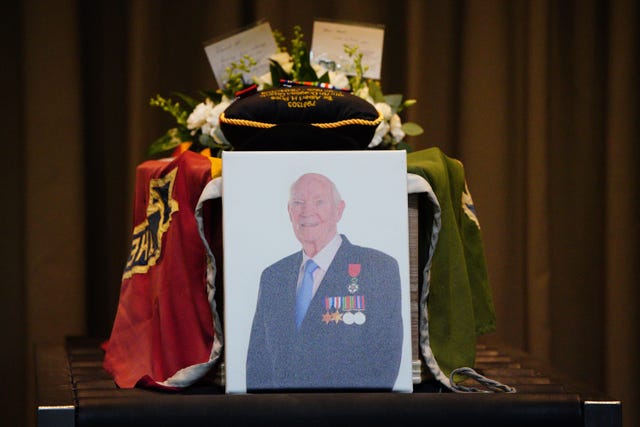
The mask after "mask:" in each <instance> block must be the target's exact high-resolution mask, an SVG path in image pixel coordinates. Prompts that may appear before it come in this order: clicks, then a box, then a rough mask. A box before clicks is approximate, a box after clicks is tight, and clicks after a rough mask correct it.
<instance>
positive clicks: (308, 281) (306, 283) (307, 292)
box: [296, 259, 318, 329]
mask: <svg viewBox="0 0 640 427" xmlns="http://www.w3.org/2000/svg"><path fill="white" fill-rule="evenodd" d="M316 268H318V264H316V263H315V262H313V260H312V259H309V260H308V261H307V262H306V263H305V265H304V273H303V276H302V283H301V284H300V289H298V293H297V295H296V326H297V327H298V329H300V325H301V324H302V319H304V315H305V314H306V313H307V308H309V304H310V303H311V298H312V297H313V272H314V271H316Z"/></svg>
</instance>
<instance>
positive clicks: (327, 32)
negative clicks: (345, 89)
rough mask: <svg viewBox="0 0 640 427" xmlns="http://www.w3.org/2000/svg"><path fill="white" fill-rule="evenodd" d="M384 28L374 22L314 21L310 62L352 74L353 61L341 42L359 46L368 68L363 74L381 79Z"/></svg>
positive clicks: (363, 60) (364, 63)
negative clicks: (362, 23) (363, 23)
mask: <svg viewBox="0 0 640 427" xmlns="http://www.w3.org/2000/svg"><path fill="white" fill-rule="evenodd" d="M383 44H384V27H382V26H377V25H375V26H374V25H351V24H342V23H337V22H328V21H315V22H314V23H313V42H312V44H311V54H312V56H311V61H312V63H314V64H320V65H323V66H325V67H327V68H329V69H332V68H335V70H336V71H344V72H345V73H347V74H352V73H353V70H352V69H351V66H352V64H353V60H352V59H350V58H349V56H348V55H347V54H346V53H345V52H344V45H348V46H351V47H353V46H358V51H359V52H360V53H362V54H363V57H362V62H363V65H364V66H365V67H368V68H367V70H366V71H365V73H364V76H365V77H367V78H371V79H377V80H379V79H380V72H381V68H382V47H383Z"/></svg>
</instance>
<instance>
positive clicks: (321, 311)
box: [246, 173, 403, 391]
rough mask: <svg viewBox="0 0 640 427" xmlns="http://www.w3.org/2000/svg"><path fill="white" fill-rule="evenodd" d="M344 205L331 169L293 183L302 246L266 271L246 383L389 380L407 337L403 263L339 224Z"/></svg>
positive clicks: (265, 386) (363, 385)
mask: <svg viewBox="0 0 640 427" xmlns="http://www.w3.org/2000/svg"><path fill="white" fill-rule="evenodd" d="M344 209H345V202H344V200H342V198H341V197H340V194H339V192H338V190H337V188H336V186H335V185H334V183H333V182H332V181H331V180H329V179H328V178H327V177H325V176H324V175H320V174H315V173H309V174H305V175H302V176H301V177H300V178H298V180H296V182H295V183H294V184H293V185H292V186H291V190H290V198H289V203H288V212H289V218H290V220H291V224H292V226H293V232H294V234H295V236H296V238H297V239H298V241H299V242H300V243H301V245H302V250H300V251H298V252H296V253H294V254H292V255H289V256H287V257H285V258H283V259H281V260H279V261H277V262H276V263H274V264H272V265H271V266H269V267H267V268H266V269H265V270H264V271H263V272H262V275H261V278H260V290H259V295H258V303H257V307H256V312H255V316H254V319H253V326H252V330H251V337H250V341H249V349H248V353H247V372H246V374H247V377H246V378H247V390H249V391H260V390H283V389H288V390H296V389H380V390H391V389H392V387H393V385H394V383H395V380H396V378H397V376H398V371H399V367H400V359H401V354H402V337H403V333H402V316H401V296H400V295H401V286H400V273H399V268H398V263H397V261H396V260H395V259H394V258H393V257H391V256H389V255H387V254H385V253H383V252H381V251H379V250H376V249H371V248H365V247H361V246H357V245H354V244H352V243H351V242H350V241H349V240H348V239H347V237H346V236H345V235H344V234H339V233H338V222H339V221H340V219H341V217H342V213H343V211H344ZM375 232H376V230H375V224H372V229H371V233H375Z"/></svg>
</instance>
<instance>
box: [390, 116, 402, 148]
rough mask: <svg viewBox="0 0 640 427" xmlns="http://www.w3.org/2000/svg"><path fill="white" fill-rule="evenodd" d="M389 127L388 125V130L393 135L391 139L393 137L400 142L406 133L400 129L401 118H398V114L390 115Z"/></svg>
mask: <svg viewBox="0 0 640 427" xmlns="http://www.w3.org/2000/svg"><path fill="white" fill-rule="evenodd" d="M389 127H390V130H389V132H390V133H391V135H392V136H393V139H395V141H396V142H400V141H402V140H403V139H404V137H405V135H406V134H405V133H404V131H403V130H402V120H400V116H399V115H397V114H394V115H393V116H392V117H391V120H389Z"/></svg>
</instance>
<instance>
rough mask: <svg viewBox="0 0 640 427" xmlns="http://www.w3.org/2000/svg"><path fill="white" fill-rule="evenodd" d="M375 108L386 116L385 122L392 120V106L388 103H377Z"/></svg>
mask: <svg viewBox="0 0 640 427" xmlns="http://www.w3.org/2000/svg"><path fill="white" fill-rule="evenodd" d="M373 106H374V107H376V110H378V112H379V113H380V114H382V115H383V116H384V119H385V121H389V120H391V106H390V105H389V104H387V103H386V102H376V103H375V104H373Z"/></svg>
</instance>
